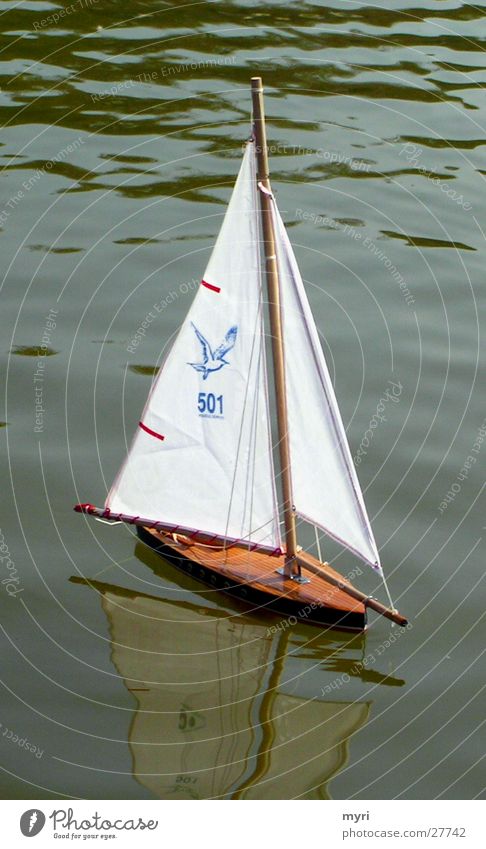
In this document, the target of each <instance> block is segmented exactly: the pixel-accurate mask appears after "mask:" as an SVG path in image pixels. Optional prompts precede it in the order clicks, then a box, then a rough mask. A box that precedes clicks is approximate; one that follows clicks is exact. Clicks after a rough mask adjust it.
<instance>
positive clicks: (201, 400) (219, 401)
mask: <svg viewBox="0 0 486 849" xmlns="http://www.w3.org/2000/svg"><path fill="white" fill-rule="evenodd" d="M197 408H198V410H199V412H200V413H209V415H210V416H213V415H215V414H216V415H219V416H222V415H223V396H222V395H214V393H213V392H200V393H199V395H198V397H197Z"/></svg>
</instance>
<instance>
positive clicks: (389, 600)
mask: <svg viewBox="0 0 486 849" xmlns="http://www.w3.org/2000/svg"><path fill="white" fill-rule="evenodd" d="M381 577H382V579H383V584H384V586H385V590H386V594H387V596H388V602H389V604H390V607H391V609H392V610H394V611H395V612H397V609H396V607H395V605H394V603H393V599H392V597H391V595H390V590H389V589H388V584H387V582H386V578H385V573H384V572H383V570H382V571H381ZM392 624H393V625H394V623H392Z"/></svg>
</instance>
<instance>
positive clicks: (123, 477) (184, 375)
mask: <svg viewBox="0 0 486 849" xmlns="http://www.w3.org/2000/svg"><path fill="white" fill-rule="evenodd" d="M252 97H253V113H254V131H253V135H252V138H251V139H250V141H249V142H248V143H247V145H246V149H245V153H244V156H243V162H242V164H241V168H240V172H239V175H238V178H237V181H236V185H235V188H234V191H233V194H232V197H231V200H230V203H229V206H228V209H227V212H226V215H225V218H224V221H223V225H222V227H221V230H220V233H219V236H218V239H217V241H216V245H215V247H214V250H213V253H212V255H211V258H210V261H209V264H208V267H207V269H206V272H205V274H204V277H203V279H202V281H201V285H200V288H199V290H198V292H197V295H196V297H195V299H194V302H193V304H192V307H191V309H190V311H189V314H188V315H187V317H186V320H185V321H184V323H183V325H182V327H181V329H180V331H179V333H178V335H177V338H176V340H175V342H174V344H173V346H172V348H171V350H170V352H169V354H168V357H167V359H166V361H165V363H164V366H163V368H162V369H161V371H160V373H159V376H158V378H157V380H156V382H155V383H154V386H153V388H152V392H151V393H150V396H149V399H148V401H147V404H146V407H145V409H144V412H143V415H142V418H141V420H140V422H139V426H138V429H137V433H136V435H135V438H134V440H133V443H132V446H131V448H130V451H129V454H128V457H127V459H126V461H125V463H124V464H123V466H122V468H121V470H120V472H119V474H118V477H117V478H116V480H115V482H114V484H113V486H112V488H111V490H110V492H109V494H108V497H107V499H106V502H105V507H104V508H96V507H94V506H93V505H91V504H79V505H77V506H76V507H75V510H78V511H79V512H84V513H89V514H93V515H95V516H99V517H103V518H104V519H108V520H117V521H120V520H121V521H123V522H129V523H133V524H135V525H137V526H138V527H139V529H140V530H139V533H140V535H141V536H142V538H144V539H145V540H146V541H148V542H150V544H151V545H153V546H155V547H156V548H158V549H159V550H160V552H161V553H162V554H164V556H166V557H168V558H169V559H171V560H172V561H175V562H177V563H178V565H180V566H181V567H182V568H184V569H185V570H186V571H189V572H191V573H192V574H194V575H195V576H196V577H199V578H201V579H202V580H204V581H206V582H210V583H211V584H212V585H213V586H215V587H217V588H220V589H223V590H226V591H228V592H232V593H235V594H237V595H239V596H241V597H243V598H246V599H248V600H251V601H253V602H254V603H256V604H257V605H258V606H260V607H262V606H263V607H267V608H269V609H271V610H272V611H278V612H281V613H283V614H286V615H291V616H295V617H296V618H299V617H300V618H305V619H306V621H313V622H317V623H319V624H329V625H334V626H338V627H343V628H352V629H357V630H361V629H363V628H364V627H365V624H366V608H367V607H371V608H373V609H375V610H377V611H378V612H379V613H382V614H383V615H385V616H387V617H388V618H390V619H392V620H394V621H395V622H398V623H399V624H402V625H404V624H406V620H405V619H404V618H403V617H402V616H400V615H399V614H398V612H397V611H396V610H394V609H391V608H387V607H385V606H384V605H382V604H380V603H379V602H378V601H376V600H375V599H373V598H369V597H367V596H366V595H365V594H364V593H361V592H360V591H359V590H357V589H356V588H355V587H353V586H352V585H351V583H350V582H349V581H348V580H347V579H346V578H345V577H343V576H341V575H339V574H338V573H337V572H335V571H334V570H333V569H331V567H330V566H329V564H327V563H321V562H319V560H317V559H316V558H314V557H312V556H311V555H310V554H308V553H306V552H304V551H302V549H301V548H300V547H299V545H298V542H297V533H296V518H297V517H300V518H301V519H303V520H305V521H307V522H310V523H312V524H314V525H316V527H319V528H321V529H322V530H324V531H325V532H326V533H327V534H329V535H330V536H331V537H333V538H335V539H336V540H338V541H339V542H341V543H342V544H343V545H344V546H346V547H347V548H348V549H350V550H351V551H352V552H353V553H354V554H356V555H358V556H359V557H360V558H362V559H363V560H365V561H366V562H367V563H369V564H370V565H371V567H372V568H373V569H375V570H376V571H377V572H379V573H380V574H382V572H381V565H380V561H379V555H378V550H377V547H376V543H375V540H374V538H373V533H372V530H371V527H370V523H369V520H368V516H367V513H366V508H365V505H364V501H363V496H362V493H361V489H360V486H359V482H358V479H357V476H356V472H355V469H354V466H353V462H352V458H351V453H350V450H349V447H348V443H347V439H346V434H345V430H344V426H343V423H342V420H341V416H340V413H339V409H338V406H337V402H336V398H335V395H334V391H333V387H332V382H331V379H330V376H329V372H328V369H327V366H326V362H325V359H324V355H323V353H322V349H321V346H320V343H319V338H318V334H317V329H316V326H315V323H314V319H313V316H312V313H311V310H310V307H309V303H308V300H307V296H306V293H305V289H304V285H303V282H302V278H301V276H300V273H299V269H298V267H297V263H296V260H295V256H294V254H293V251H292V247H291V245H290V242H289V240H288V238H287V234H286V231H285V228H284V225H283V222H282V219H281V217H280V214H279V212H278V209H277V206H276V203H275V199H274V197H273V195H272V193H271V189H270V183H269V178H268V161H267V144H266V134H265V122H264V114H263V89H262V82H261V79H260V78H259V77H254V78H253V79H252ZM261 247H262V248H263V254H264V259H265V277H266V282H267V299H268V306H269V319H270V332H271V336H272V353H273V356H272V361H273V378H274V380H273V384H274V390H275V400H276V412H277V426H278V437H279V466H280V469H279V478H280V485H281V490H282V499H283V510H282V512H283V519H284V527H285V539H284V540H282V539H281V534H280V514H279V507H278V499H277V486H276V475H275V469H274V463H273V457H272V448H271V417H270V407H269V402H268V396H269V390H268V378H267V366H266V359H265V329H264V318H265V316H264V302H265V297H264V289H263V285H262V274H261V256H260V250H261ZM309 575H311V576H312V577H309Z"/></svg>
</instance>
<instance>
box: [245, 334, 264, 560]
mask: <svg viewBox="0 0 486 849" xmlns="http://www.w3.org/2000/svg"><path fill="white" fill-rule="evenodd" d="M260 327H261V323H260ZM261 358H262V344H260V353H259V356H258V362H257V379H259V378H260V377H261ZM259 385H260V383H259V382H258V383H257V386H259ZM259 403H260V393H259V392H256V393H255V396H254V402H253V414H252V422H251V430H250V451H251V454H250V457H249V462H248V474H247V486H246V488H245V503H244V513H243V515H245V513H246V500H247V494H248V481H249V480H250V478H251V483H250V508H249V509H250V513H249V516H248V527H249V529H250V530H249V533H251V527H252V519H253V505H254V498H255V474H256V454H257V450H256V449H257V434H258V408H259ZM249 557H250V546H248V559H249Z"/></svg>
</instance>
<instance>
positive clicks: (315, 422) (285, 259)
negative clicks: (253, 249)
mask: <svg viewBox="0 0 486 849" xmlns="http://www.w3.org/2000/svg"><path fill="white" fill-rule="evenodd" d="M272 214H273V218H274V228H275V241H276V247H277V261H278V266H279V278H280V294H281V303H282V312H283V327H284V345H285V374H286V390H287V409H288V429H289V445H290V462H291V476H292V490H293V501H294V505H295V509H296V511H297V513H298V514H299V515H300V516H301V517H302V518H304V519H306V520H307V521H309V522H312V523H313V524H315V525H318V526H319V527H320V528H322V529H323V530H324V531H325V532H326V533H328V534H329V535H330V536H332V537H334V538H335V539H337V540H338V541H339V542H341V543H343V544H344V545H345V546H346V547H347V548H349V549H350V550H351V551H353V552H355V553H356V554H357V555H358V556H360V557H361V558H362V559H363V560H365V561H366V562H368V563H369V564H370V565H371V566H372V567H373V568H374V569H376V570H377V571H379V572H380V574H381V566H380V559H379V554H378V550H377V547H376V543H375V540H374V537H373V532H372V530H371V527H370V523H369V519H368V516H367V513H366V507H365V505H364V500H363V495H362V493H361V489H360V485H359V482H358V478H357V475H356V472H355V469H354V465H353V461H352V457H351V453H350V450H349V446H348V442H347V439H346V433H345V430H344V425H343V422H342V419H341V415H340V412H339V408H338V405H337V401H336V396H335V394H334V389H333V386H332V382H331V378H330V375H329V371H328V369H327V365H326V361H325V359H324V354H323V352H322V348H321V345H320V342H319V337H318V333H317V328H316V326H315V322H314V318H313V316H312V312H311V309H310V306H309V302H308V300H307V295H306V292H305V288H304V284H303V282H302V278H301V276H300V272H299V269H298V266H297V261H296V259H295V256H294V252H293V250H292V246H291V244H290V242H289V239H288V236H287V233H286V230H285V227H284V224H283V221H282V219H281V217H280V213H279V211H278V209H277V206H276V204H275V202H273V203H272Z"/></svg>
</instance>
